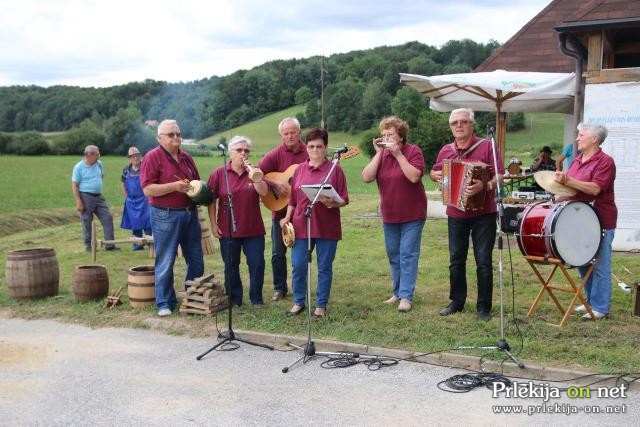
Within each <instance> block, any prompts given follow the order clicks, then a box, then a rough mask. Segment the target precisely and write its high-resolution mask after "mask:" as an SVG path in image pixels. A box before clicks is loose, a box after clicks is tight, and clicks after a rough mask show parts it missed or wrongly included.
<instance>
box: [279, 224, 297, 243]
mask: <svg viewBox="0 0 640 427" xmlns="http://www.w3.org/2000/svg"><path fill="white" fill-rule="evenodd" d="M282 241H283V242H284V245H285V246H286V247H288V248H291V247H293V244H294V243H295V242H296V233H295V231H293V224H291V223H290V222H288V223H286V224H285V225H284V226H283V227H282Z"/></svg>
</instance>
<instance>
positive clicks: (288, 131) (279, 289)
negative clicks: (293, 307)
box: [258, 117, 309, 301]
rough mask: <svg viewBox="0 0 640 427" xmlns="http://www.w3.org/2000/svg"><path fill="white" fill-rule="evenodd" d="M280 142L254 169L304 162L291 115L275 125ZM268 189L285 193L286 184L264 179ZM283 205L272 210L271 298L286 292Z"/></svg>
mask: <svg viewBox="0 0 640 427" xmlns="http://www.w3.org/2000/svg"><path fill="white" fill-rule="evenodd" d="M278 132H279V133H280V140H281V141H282V144H280V145H278V146H277V147H276V148H274V149H273V150H271V151H269V152H268V153H267V154H266V155H265V156H264V157H263V158H262V160H260V162H259V163H258V168H259V169H261V170H262V172H264V173H265V174H268V173H271V172H284V171H285V170H287V168H288V167H289V166H291V165H295V164H300V163H303V162H306V161H307V160H308V159H309V156H308V155H307V147H306V146H305V145H304V143H303V142H302V141H301V140H300V122H299V121H298V119H296V118H295V117H287V118H285V119H282V121H281V122H280V124H279V125H278ZM265 181H266V182H267V184H268V185H269V191H272V192H273V193H274V194H276V195H278V196H280V195H287V194H289V192H290V188H289V184H288V183H282V182H276V181H272V180H269V179H267V178H265ZM286 211H287V208H286V206H285V207H284V209H282V210H281V211H278V212H273V215H272V223H271V269H272V272H273V289H274V291H275V292H274V294H273V298H272V300H273V301H280V300H281V299H283V298H284V297H285V295H286V294H287V291H288V288H287V247H286V246H285V245H284V242H283V241H282V229H281V228H280V220H281V219H282V218H284V215H285V213H286Z"/></svg>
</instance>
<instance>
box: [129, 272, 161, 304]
mask: <svg viewBox="0 0 640 427" xmlns="http://www.w3.org/2000/svg"><path fill="white" fill-rule="evenodd" d="M155 280H156V274H155V267H154V266H153V265H139V266H137V267H131V268H130V269H129V276H128V277H127V285H128V291H127V292H128V294H129V302H130V303H131V307H136V308H140V307H148V306H150V305H154V304H155V303H156V287H155Z"/></svg>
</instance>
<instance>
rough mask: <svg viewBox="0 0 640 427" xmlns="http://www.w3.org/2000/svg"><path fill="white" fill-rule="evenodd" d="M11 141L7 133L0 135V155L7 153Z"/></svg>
mask: <svg viewBox="0 0 640 427" xmlns="http://www.w3.org/2000/svg"><path fill="white" fill-rule="evenodd" d="M12 139H13V138H11V135H9V134H8V133H0V154H4V153H7V150H8V148H9V144H10V143H11V140H12Z"/></svg>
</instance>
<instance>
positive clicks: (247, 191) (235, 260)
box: [208, 136, 267, 306]
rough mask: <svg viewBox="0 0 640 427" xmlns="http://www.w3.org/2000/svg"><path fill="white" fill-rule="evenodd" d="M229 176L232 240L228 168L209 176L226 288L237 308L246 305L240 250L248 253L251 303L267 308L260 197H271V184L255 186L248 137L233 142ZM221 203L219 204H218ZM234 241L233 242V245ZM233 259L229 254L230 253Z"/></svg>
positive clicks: (212, 216)
mask: <svg viewBox="0 0 640 427" xmlns="http://www.w3.org/2000/svg"><path fill="white" fill-rule="evenodd" d="M228 146H229V158H230V160H229V163H227V174H228V176H229V188H230V189H231V194H232V201H233V214H234V217H235V219H236V226H237V228H236V231H231V236H229V221H230V218H229V209H228V200H229V199H228V194H229V193H228V191H227V185H226V183H225V180H224V166H221V167H219V168H218V169H216V170H215V171H214V172H213V173H212V174H211V176H209V182H208V185H209V188H210V189H211V194H212V195H213V203H211V204H210V205H209V221H210V222H211V231H212V233H213V235H214V236H215V237H217V238H218V239H220V253H221V255H222V260H223V261H224V262H225V266H224V278H225V282H227V283H226V284H225V288H226V289H227V290H228V292H229V294H230V295H229V298H230V300H231V301H230V302H231V304H233V305H242V280H241V279H240V250H243V251H244V254H245V256H246V258H247V266H248V267H249V282H250V283H249V299H250V300H251V303H252V304H253V305H254V306H259V305H262V304H264V302H263V299H262V285H263V283H264V234H265V232H264V223H263V221H262V215H261V214H260V199H259V197H258V196H259V195H260V196H264V195H265V194H267V184H266V183H265V182H264V181H262V180H260V181H259V182H253V181H251V180H250V179H249V173H248V171H247V167H246V165H245V160H247V158H248V157H249V153H250V152H251V140H250V139H249V138H247V137H246V136H234V137H233V138H231V140H230V141H229V145H228ZM216 202H217V203H216ZM229 238H231V242H229ZM229 248H230V252H231V255H229V254H228V253H227V252H228V251H229Z"/></svg>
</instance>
